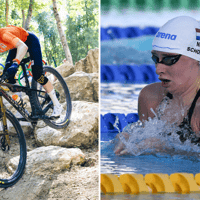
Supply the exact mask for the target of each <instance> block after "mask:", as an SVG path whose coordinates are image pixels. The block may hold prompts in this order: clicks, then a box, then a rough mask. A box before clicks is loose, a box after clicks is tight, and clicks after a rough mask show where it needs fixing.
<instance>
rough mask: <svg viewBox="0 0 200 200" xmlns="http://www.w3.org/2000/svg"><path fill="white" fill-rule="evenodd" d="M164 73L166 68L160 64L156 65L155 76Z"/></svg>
mask: <svg viewBox="0 0 200 200" xmlns="http://www.w3.org/2000/svg"><path fill="white" fill-rule="evenodd" d="M165 72H166V66H165V65H164V64H162V63H158V64H156V74H158V75H160V74H164V73H165Z"/></svg>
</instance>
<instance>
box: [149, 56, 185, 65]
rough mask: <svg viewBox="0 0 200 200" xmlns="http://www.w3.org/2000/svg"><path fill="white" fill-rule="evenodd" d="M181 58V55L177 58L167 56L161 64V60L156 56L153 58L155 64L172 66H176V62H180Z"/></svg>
mask: <svg viewBox="0 0 200 200" xmlns="http://www.w3.org/2000/svg"><path fill="white" fill-rule="evenodd" d="M181 56H182V55H181V54H179V55H175V56H165V57H164V58H163V59H162V60H161V61H160V62H159V58H158V57H157V56H155V55H152V57H151V58H152V60H153V61H154V62H155V64H158V63H162V64H164V65H168V66H171V65H174V64H175V63H176V62H178V60H179V59H180V57H181Z"/></svg>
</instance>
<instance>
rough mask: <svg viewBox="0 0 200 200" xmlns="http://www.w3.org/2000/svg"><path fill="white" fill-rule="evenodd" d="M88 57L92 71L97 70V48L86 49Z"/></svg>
mask: <svg viewBox="0 0 200 200" xmlns="http://www.w3.org/2000/svg"><path fill="white" fill-rule="evenodd" d="M87 56H88V59H89V61H90V63H91V65H92V72H96V73H98V72H99V49H97V48H96V49H91V50H89V51H88V55H87Z"/></svg>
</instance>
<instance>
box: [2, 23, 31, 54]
mask: <svg viewBox="0 0 200 200" xmlns="http://www.w3.org/2000/svg"><path fill="white" fill-rule="evenodd" d="M28 35H29V33H28V32H27V31H26V30H25V29H23V28H21V27H16V26H12V25H9V26H7V27H5V28H0V52H1V53H3V52H5V51H8V50H10V49H13V48H16V44H17V42H18V41H19V40H21V41H23V42H25V41H26V40H27V36H28Z"/></svg>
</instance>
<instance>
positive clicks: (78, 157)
mask: <svg viewBox="0 0 200 200" xmlns="http://www.w3.org/2000/svg"><path fill="white" fill-rule="evenodd" d="M15 159H18V157H14V158H12V159H11V160H10V161H9V162H8V168H9V170H10V171H12V172H14V171H15V169H16V167H17V166H16V162H15ZM84 162H85V155H84V154H83V153H82V151H81V150H80V149H78V148H71V149H66V148H63V147H58V146H48V147H39V148H37V149H34V150H32V151H29V152H28V153H27V164H26V170H25V173H28V174H30V173H31V174H35V175H42V174H46V175H47V174H54V173H58V172H62V171H63V170H66V169H69V168H70V167H71V165H80V164H82V163H84Z"/></svg>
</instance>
